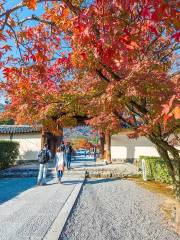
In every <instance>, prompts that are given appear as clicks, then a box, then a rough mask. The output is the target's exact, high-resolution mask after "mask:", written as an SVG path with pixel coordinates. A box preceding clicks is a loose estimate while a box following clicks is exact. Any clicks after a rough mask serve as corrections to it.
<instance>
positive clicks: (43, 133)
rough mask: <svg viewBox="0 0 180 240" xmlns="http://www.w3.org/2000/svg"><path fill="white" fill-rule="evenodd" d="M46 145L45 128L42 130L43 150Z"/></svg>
mask: <svg viewBox="0 0 180 240" xmlns="http://www.w3.org/2000/svg"><path fill="white" fill-rule="evenodd" d="M45 143H46V133H45V129H44V127H42V130H41V149H42V148H43V146H44V144H45Z"/></svg>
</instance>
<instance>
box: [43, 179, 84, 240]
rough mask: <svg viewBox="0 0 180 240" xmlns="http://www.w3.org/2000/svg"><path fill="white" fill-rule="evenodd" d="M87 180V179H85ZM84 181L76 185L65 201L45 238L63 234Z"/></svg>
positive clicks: (55, 239)
mask: <svg viewBox="0 0 180 240" xmlns="http://www.w3.org/2000/svg"><path fill="white" fill-rule="evenodd" d="M84 181H85V179H84ZM84 181H83V182H82V183H79V184H78V185H77V186H75V188H74V190H73V191H72V192H71V194H70V196H69V197H68V199H67V201H66V202H65V204H64V206H63V208H62V209H61V211H60V212H59V214H58V216H57V217H56V219H55V220H54V222H53V223H52V225H51V227H50V229H49V230H48V232H47V233H46V235H45V236H44V238H43V239H44V240H52V239H53V240H58V239H59V237H60V236H61V233H62V231H63V228H64V226H65V224H66V222H67V219H68V217H69V215H70V213H71V211H72V209H73V206H74V204H75V202H76V201H77V199H78V196H79V194H80V192H81V189H82V186H83V184H84Z"/></svg>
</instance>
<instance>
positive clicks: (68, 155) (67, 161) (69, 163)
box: [66, 154, 71, 169]
mask: <svg viewBox="0 0 180 240" xmlns="http://www.w3.org/2000/svg"><path fill="white" fill-rule="evenodd" d="M66 163H67V169H69V168H70V165H71V154H66Z"/></svg>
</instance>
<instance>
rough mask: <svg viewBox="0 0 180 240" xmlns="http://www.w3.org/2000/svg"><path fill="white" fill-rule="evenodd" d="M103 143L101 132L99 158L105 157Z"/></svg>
mask: <svg viewBox="0 0 180 240" xmlns="http://www.w3.org/2000/svg"><path fill="white" fill-rule="evenodd" d="M104 144H105V134H104V133H103V132H101V133H100V153H101V155H100V159H104V158H105V154H104V153H105V151H104Z"/></svg>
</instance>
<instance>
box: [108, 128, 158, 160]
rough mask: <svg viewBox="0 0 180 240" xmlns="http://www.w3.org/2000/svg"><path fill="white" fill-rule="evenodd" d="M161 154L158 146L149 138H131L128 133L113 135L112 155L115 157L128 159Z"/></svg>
mask: <svg viewBox="0 0 180 240" xmlns="http://www.w3.org/2000/svg"><path fill="white" fill-rule="evenodd" d="M141 155H144V156H159V154H158V152H157V150H156V147H155V145H154V144H152V143H151V142H150V141H149V140H148V139H147V138H145V137H139V138H137V139H129V138H128V136H127V135H126V133H121V134H118V135H113V136H112V137H111V156H112V160H113V159H127V158H130V159H132V158H135V159H138V158H139V156H141Z"/></svg>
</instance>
